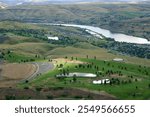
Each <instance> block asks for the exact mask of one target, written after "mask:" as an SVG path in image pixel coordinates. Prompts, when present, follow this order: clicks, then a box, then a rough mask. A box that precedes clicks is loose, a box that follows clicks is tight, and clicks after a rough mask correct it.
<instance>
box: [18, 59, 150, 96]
mask: <svg viewBox="0 0 150 117" xmlns="http://www.w3.org/2000/svg"><path fill="white" fill-rule="evenodd" d="M78 60H80V61H83V62H86V64H82V65H83V66H82V67H79V65H78V64H77V63H75V64H73V63H72V64H70V63H65V62H64V63H59V65H60V64H63V65H64V66H63V68H61V69H64V70H67V69H68V70H69V72H70V73H71V72H83V73H97V72H98V71H100V72H101V74H99V75H98V77H97V78H77V80H76V81H75V82H73V78H62V79H58V78H56V77H55V75H58V74H60V73H62V71H61V70H60V68H56V69H55V70H53V71H51V72H49V73H47V74H44V75H43V76H40V77H38V78H37V79H36V80H34V81H32V82H30V83H29V84H26V83H25V84H21V85H19V87H22V88H24V87H29V88H31V89H34V88H36V87H40V88H42V89H44V88H48V87H49V88H51V87H65V88H77V89H82V90H84V89H88V91H91V92H92V91H97V92H99V93H100V92H101V91H105V92H107V93H109V94H112V95H114V96H116V97H117V99H149V98H150V92H149V84H150V80H149V78H150V74H149V71H150V67H145V66H139V65H133V64H129V63H118V62H113V61H102V60H94V59H85V58H82V59H78ZM88 64H92V67H91V68H88V67H87V65H88ZM59 65H58V66H59ZM95 66H97V67H98V69H96V68H95ZM108 71H112V72H113V73H112V74H108V73H107V72H108ZM106 78H108V79H111V80H113V81H114V83H112V84H111V85H110V84H107V85H105V84H103V85H94V84H92V81H93V80H98V79H99V80H100V79H106ZM116 80H117V81H116ZM115 81H116V82H115ZM118 81H119V82H118Z"/></svg>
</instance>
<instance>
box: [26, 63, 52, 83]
mask: <svg viewBox="0 0 150 117" xmlns="http://www.w3.org/2000/svg"><path fill="white" fill-rule="evenodd" d="M32 64H33V65H34V66H35V67H36V68H37V69H36V71H35V72H34V73H33V74H32V75H30V76H28V77H27V78H26V79H25V80H33V79H34V78H36V76H38V75H41V74H43V73H46V72H48V71H50V70H52V69H54V64H53V63H49V62H34V63H32Z"/></svg>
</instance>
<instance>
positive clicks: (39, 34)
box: [0, 29, 47, 40]
mask: <svg viewBox="0 0 150 117" xmlns="http://www.w3.org/2000/svg"><path fill="white" fill-rule="evenodd" d="M8 32H10V33H13V34H16V35H20V36H26V37H33V38H37V39H41V40H47V37H46V36H45V31H44V30H35V29H0V33H4V34H5V33H8ZM3 37H5V36H3Z"/></svg>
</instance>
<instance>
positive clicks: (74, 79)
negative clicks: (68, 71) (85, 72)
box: [73, 74, 77, 82]
mask: <svg viewBox="0 0 150 117" xmlns="http://www.w3.org/2000/svg"><path fill="white" fill-rule="evenodd" d="M76 81H77V75H76V74H74V75H73V82H76Z"/></svg>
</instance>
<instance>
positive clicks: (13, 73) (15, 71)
mask: <svg viewBox="0 0 150 117" xmlns="http://www.w3.org/2000/svg"><path fill="white" fill-rule="evenodd" d="M1 69H2V71H1V79H0V87H10V86H14V85H15V84H16V83H17V82H18V81H21V80H23V79H26V78H28V77H29V76H31V75H32V74H33V73H34V72H35V71H36V66H35V65H33V64H19V63H9V64H4V65H2V66H1Z"/></svg>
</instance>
